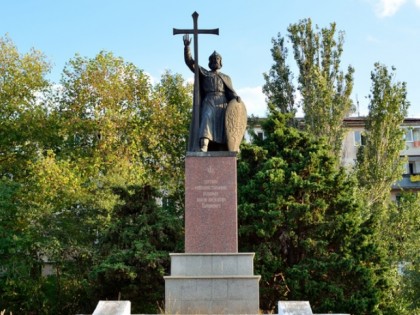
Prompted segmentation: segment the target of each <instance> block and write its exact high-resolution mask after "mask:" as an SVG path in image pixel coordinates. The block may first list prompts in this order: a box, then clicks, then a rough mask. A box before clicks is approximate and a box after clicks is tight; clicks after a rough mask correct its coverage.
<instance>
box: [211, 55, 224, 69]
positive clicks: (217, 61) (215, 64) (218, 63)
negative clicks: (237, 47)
mask: <svg viewBox="0 0 420 315" xmlns="http://www.w3.org/2000/svg"><path fill="white" fill-rule="evenodd" d="M209 68H210V69H211V70H212V71H216V70H219V69H220V68H222V56H220V55H219V54H215V53H213V54H212V55H211V56H210V58H209Z"/></svg>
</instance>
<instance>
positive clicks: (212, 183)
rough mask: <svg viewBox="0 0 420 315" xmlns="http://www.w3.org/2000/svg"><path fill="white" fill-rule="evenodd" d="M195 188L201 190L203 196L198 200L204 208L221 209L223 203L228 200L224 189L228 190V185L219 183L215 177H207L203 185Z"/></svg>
mask: <svg viewBox="0 0 420 315" xmlns="http://www.w3.org/2000/svg"><path fill="white" fill-rule="evenodd" d="M194 189H195V190H197V191H200V192H201V196H199V197H197V199H196V200H197V203H200V204H201V207H202V208H203V209H221V208H222V204H223V203H224V202H226V198H225V197H224V196H223V191H226V190H227V186H226V185H219V183H218V181H217V180H215V179H205V180H204V181H203V185H198V186H195V187H194Z"/></svg>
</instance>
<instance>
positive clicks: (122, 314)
mask: <svg viewBox="0 0 420 315" xmlns="http://www.w3.org/2000/svg"><path fill="white" fill-rule="evenodd" d="M130 314H131V302H130V301H99V303H98V305H97V306H96V308H95V310H94V312H93V314H92V315H130Z"/></svg>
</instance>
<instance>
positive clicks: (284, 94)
mask: <svg viewBox="0 0 420 315" xmlns="http://www.w3.org/2000/svg"><path fill="white" fill-rule="evenodd" d="M272 43H273V48H271V56H272V57H273V60H274V64H273V65H272V66H271V69H270V71H269V72H268V74H267V73H264V79H265V82H266V83H265V84H264V86H263V92H264V94H265V95H266V96H267V99H268V102H269V104H271V106H275V107H277V108H278V109H279V110H280V111H281V112H282V113H285V114H286V113H293V114H296V111H297V105H296V104H295V87H294V86H293V82H292V80H293V73H292V72H291V70H290V68H289V66H288V65H287V56H288V49H287V47H286V46H285V43H284V37H282V36H281V35H280V33H279V34H278V36H277V39H273V40H272ZM292 118H293V116H292ZM292 121H293V120H292Z"/></svg>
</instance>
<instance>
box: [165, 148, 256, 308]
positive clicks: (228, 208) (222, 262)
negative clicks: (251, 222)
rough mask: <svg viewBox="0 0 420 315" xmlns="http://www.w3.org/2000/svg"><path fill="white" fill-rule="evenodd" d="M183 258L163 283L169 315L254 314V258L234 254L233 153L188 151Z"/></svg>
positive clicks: (178, 257)
mask: <svg viewBox="0 0 420 315" xmlns="http://www.w3.org/2000/svg"><path fill="white" fill-rule="evenodd" d="M185 175H186V179H185V253H179V254H171V275H170V276H166V277H164V278H165V312H166V313H170V314H258V312H259V280H260V276H255V275H254V265H253V259H254V254H253V253H238V228H237V184H236V153H234V152H208V153H201V152H200V153H198V152H189V153H188V154H187V157H186V162H185Z"/></svg>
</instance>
